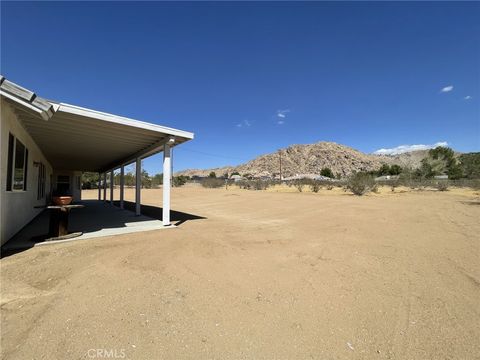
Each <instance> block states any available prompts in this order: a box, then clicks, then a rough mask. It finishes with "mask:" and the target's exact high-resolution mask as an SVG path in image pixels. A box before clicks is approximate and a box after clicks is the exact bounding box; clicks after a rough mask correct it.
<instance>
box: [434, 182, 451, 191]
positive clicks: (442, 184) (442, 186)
mask: <svg viewBox="0 0 480 360" xmlns="http://www.w3.org/2000/svg"><path fill="white" fill-rule="evenodd" d="M448 185H449V184H448V181H439V182H437V184H436V185H435V187H436V188H437V190H438V191H447V190H448Z"/></svg>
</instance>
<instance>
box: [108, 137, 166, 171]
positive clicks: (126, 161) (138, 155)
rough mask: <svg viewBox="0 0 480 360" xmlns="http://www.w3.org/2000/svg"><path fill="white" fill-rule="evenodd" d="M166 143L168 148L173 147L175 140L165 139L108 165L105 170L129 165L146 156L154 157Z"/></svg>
mask: <svg viewBox="0 0 480 360" xmlns="http://www.w3.org/2000/svg"><path fill="white" fill-rule="evenodd" d="M167 142H168V143H169V144H170V146H173V144H175V138H174V137H165V138H163V139H161V140H159V141H157V142H156V143H154V144H153V145H150V146H148V147H146V148H145V149H143V150H141V151H138V152H136V153H135V154H133V155H130V156H128V157H126V158H124V159H121V160H119V161H117V162H115V163H112V164H110V165H109V166H108V167H107V169H111V168H116V167H118V166H119V165H125V164H129V163H131V162H133V161H136V159H137V158H140V159H143V158H146V157H147V156H151V155H154V154H156V153H159V152H160V151H163V145H165V144H166V143H167Z"/></svg>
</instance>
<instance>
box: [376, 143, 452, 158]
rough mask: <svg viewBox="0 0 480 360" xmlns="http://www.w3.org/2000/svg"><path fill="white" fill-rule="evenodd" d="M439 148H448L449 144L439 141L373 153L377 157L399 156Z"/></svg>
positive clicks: (401, 146)
mask: <svg viewBox="0 0 480 360" xmlns="http://www.w3.org/2000/svg"><path fill="white" fill-rule="evenodd" d="M437 146H448V143H447V142H446V141H439V142H437V143H435V144H431V145H423V144H418V145H400V146H397V147H394V148H391V149H379V150H377V151H374V152H373V153H374V154H376V155H398V154H403V153H407V152H411V151H417V150H428V149H433V148H436V147H437Z"/></svg>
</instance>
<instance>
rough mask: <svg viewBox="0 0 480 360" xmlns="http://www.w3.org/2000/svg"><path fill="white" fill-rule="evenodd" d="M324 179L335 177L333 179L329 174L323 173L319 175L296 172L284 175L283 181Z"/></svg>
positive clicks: (328, 179)
mask: <svg viewBox="0 0 480 360" xmlns="http://www.w3.org/2000/svg"><path fill="white" fill-rule="evenodd" d="M304 179H307V180H322V181H333V180H334V179H331V178H329V177H327V176H323V175H317V174H296V175H294V176H290V177H284V178H283V181H292V180H304Z"/></svg>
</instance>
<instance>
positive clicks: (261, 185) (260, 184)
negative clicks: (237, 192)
mask: <svg viewBox="0 0 480 360" xmlns="http://www.w3.org/2000/svg"><path fill="white" fill-rule="evenodd" d="M269 186H270V183H269V182H268V181H264V180H253V181H252V188H253V189H254V190H267V189H268V187H269Z"/></svg>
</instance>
